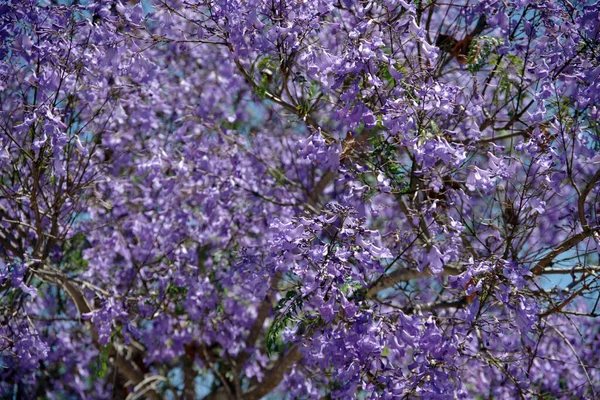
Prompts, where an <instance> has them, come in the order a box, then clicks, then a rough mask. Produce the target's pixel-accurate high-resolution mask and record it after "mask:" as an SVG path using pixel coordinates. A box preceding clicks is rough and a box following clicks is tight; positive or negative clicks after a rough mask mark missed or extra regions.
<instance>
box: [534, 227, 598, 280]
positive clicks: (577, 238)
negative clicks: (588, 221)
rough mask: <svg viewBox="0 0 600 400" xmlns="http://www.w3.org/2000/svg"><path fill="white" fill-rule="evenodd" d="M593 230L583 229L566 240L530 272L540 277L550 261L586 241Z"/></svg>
mask: <svg viewBox="0 0 600 400" xmlns="http://www.w3.org/2000/svg"><path fill="white" fill-rule="evenodd" d="M593 232H594V231H593V230H592V229H589V228H585V229H584V230H583V232H580V233H578V234H576V235H574V236H571V237H570V238H568V239H566V240H565V241H564V242H562V243H561V244H559V245H558V246H556V248H555V249H554V250H552V251H551V252H550V253H548V254H547V255H546V257H544V258H542V259H541V260H540V261H538V263H537V264H536V265H535V266H534V267H533V268H532V269H531V272H532V273H533V274H534V275H540V274H542V273H543V272H544V270H545V269H546V267H548V266H550V264H552V260H554V259H555V258H556V257H557V256H558V255H559V254H562V253H564V252H565V251H567V250H569V249H570V248H571V247H573V246H576V245H577V244H579V243H581V242H582V241H583V240H585V239H587V238H588V237H590V236H591V235H592V234H593Z"/></svg>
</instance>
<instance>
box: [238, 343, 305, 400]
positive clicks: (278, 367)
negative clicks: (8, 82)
mask: <svg viewBox="0 0 600 400" xmlns="http://www.w3.org/2000/svg"><path fill="white" fill-rule="evenodd" d="M301 359H302V354H301V353H300V349H299V348H298V345H294V346H293V347H292V348H291V349H289V350H288V352H287V353H286V354H285V355H283V356H282V357H281V358H280V359H279V360H277V362H276V363H275V365H273V367H272V368H271V369H270V370H268V371H266V373H265V376H264V378H263V380H262V382H260V383H258V384H257V385H256V386H254V387H252V388H250V390H249V391H248V392H246V393H245V394H244V396H243V399H244V400H260V399H261V398H262V397H263V396H265V395H267V394H269V393H270V392H271V391H272V390H273V389H275V388H276V387H277V386H278V385H279V383H280V382H281V380H282V379H283V376H284V375H285V374H286V373H287V372H288V371H289V370H290V369H291V368H292V366H293V365H294V364H296V363H297V362H298V361H300V360H301Z"/></svg>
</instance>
